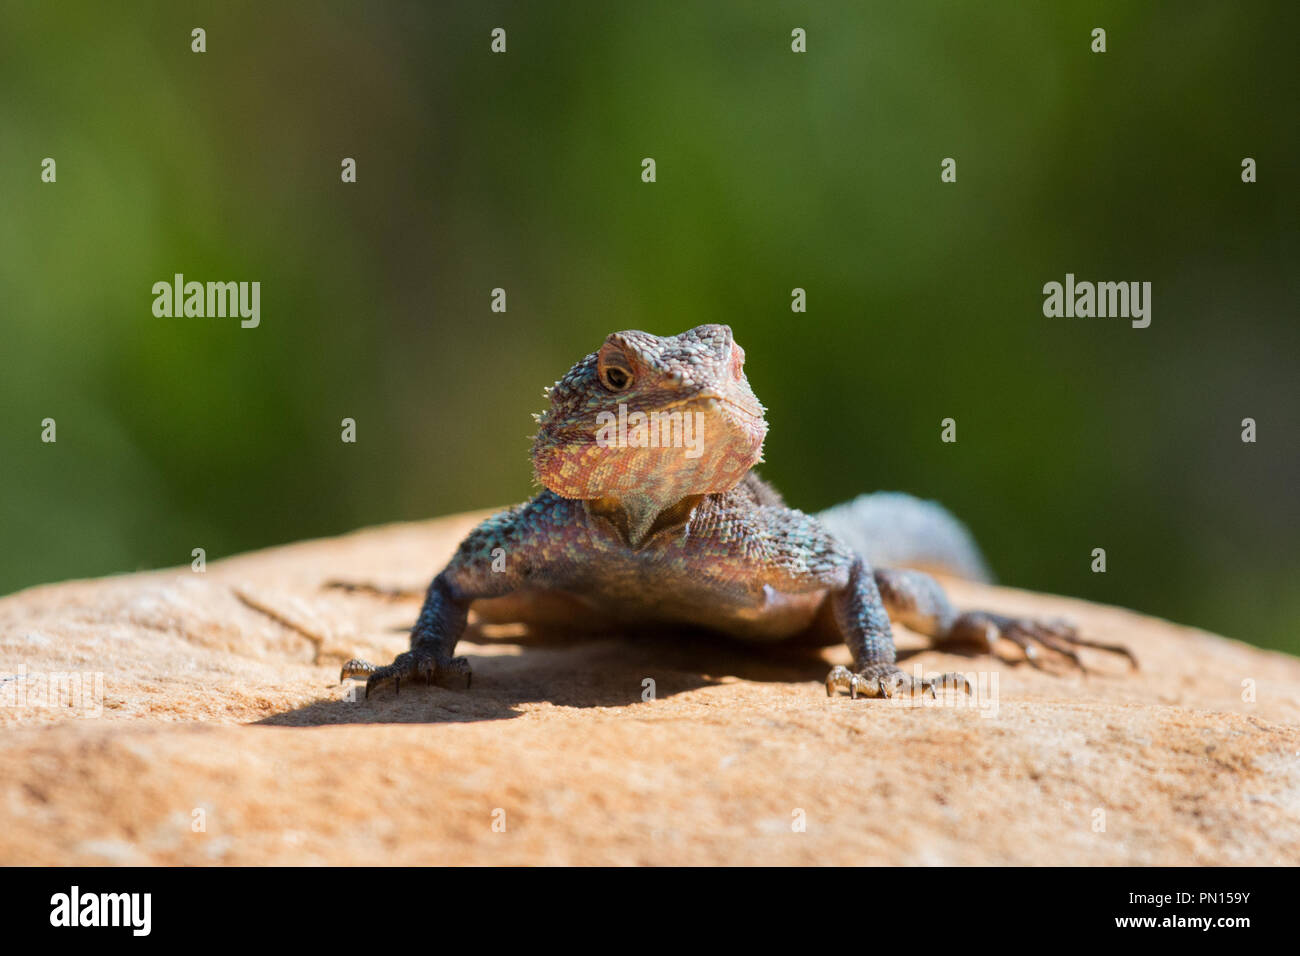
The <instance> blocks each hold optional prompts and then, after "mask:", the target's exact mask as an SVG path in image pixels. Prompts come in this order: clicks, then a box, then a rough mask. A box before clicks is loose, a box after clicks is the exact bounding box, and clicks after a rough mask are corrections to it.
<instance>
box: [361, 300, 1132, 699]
mask: <svg viewBox="0 0 1300 956" xmlns="http://www.w3.org/2000/svg"><path fill="white" fill-rule="evenodd" d="M549 397H550V402H551V405H550V408H549V409H547V411H545V412H544V413H542V414H541V415H539V416H538V417H537V418H538V425H539V427H538V432H537V436H536V438H535V440H534V443H533V451H532V460H533V468H534V472H535V474H536V477H537V479H538V480H539V482H540V483H541V484H542V485H543V486H544V490H543V491H542V492H541V493H540V494H538V495H537V496H536V497H534V498H533V499H532V500H531V501H528V502H526V503H524V504H521V505H516V506H515V507H513V508H509V509H506V510H505V511H502V512H498V513H497V514H495V515H493V516H492V517H490V518H488V519H487V520H486V521H484V522H483V523H482V524H481V525H479V526H478V527H477V528H476V529H475V530H474V531H472V532H471V533H470V534H469V535H468V536H467V537H466V538H465V540H464V541H463V542H462V543H461V545H460V547H459V548H458V549H457V551H456V554H455V555H454V556H453V557H452V559H451V561H450V562H449V563H448V565H447V567H446V568H445V569H444V570H443V571H442V572H441V573H439V574H438V575H437V577H435V578H434V580H433V582H432V583H431V584H430V586H429V589H428V592H427V594H426V596H425V601H424V606H423V608H422V610H421V612H420V615H419V618H418V620H417V621H416V623H415V626H414V627H413V628H412V631H411V650H409V651H407V652H406V653H403V654H400V655H398V657H397V659H396V660H394V662H393V663H392V664H390V665H388V666H386V667H375V666H374V665H372V664H369V663H367V662H364V661H358V660H352V661H349V662H347V663H346V664H345V665H344V666H343V671H342V678H347V677H366V678H367V683H366V690H367V694H369V692H370V690H371V689H373V688H375V687H376V686H379V685H382V684H385V683H388V682H393V683H394V684H395V685H396V686H397V687H399V688H400V684H401V681H402V680H403V679H424V680H433V679H436V678H443V677H448V676H458V677H461V678H463V679H464V680H465V683H466V685H467V686H468V683H469V677H470V669H469V664H468V662H467V661H466V660H465V658H458V657H454V656H453V655H454V653H455V647H456V643H457V641H458V640H459V638H460V636H461V633H462V631H463V630H464V628H465V625H466V622H467V620H468V614H469V610H470V608H471V606H472V607H473V608H474V610H475V613H476V614H477V615H478V616H480V617H481V618H482V619H484V620H486V621H517V622H523V623H530V622H544V621H550V622H555V621H556V620H557V619H559V620H570V621H573V622H581V623H583V624H586V625H595V626H600V625H603V624H610V623H636V624H647V623H666V624H685V625H693V626H700V627H705V628H709V629H712V630H716V631H720V632H724V633H727V634H730V635H733V636H736V637H739V638H744V639H749V640H760V641H777V640H788V639H795V638H805V639H812V640H816V641H818V642H820V643H832V642H843V643H845V644H846V645H847V646H848V648H849V650H850V652H851V653H852V656H853V661H854V667H853V669H852V670H850V669H847V668H844V667H837V668H835V669H834V670H832V672H831V673H830V674H829V675H828V677H827V681H826V687H827V693H833V692H834V691H835V690H836V689H837V688H845V689H848V690H849V692H850V694H851V695H852V696H855V697H856V696H859V695H863V696H867V697H885V696H893V695H895V694H897V693H903V692H909V691H915V690H918V689H922V690H931V691H933V688H934V687H935V686H936V685H937V684H945V683H953V682H964V678H962V677H961V675H957V674H944V675H939V676H936V677H931V678H926V679H923V680H919V681H918V680H914V679H913V678H911V677H910V676H909V675H907V674H906V673H905V672H903V671H902V670H901V669H899V668H898V667H897V665H896V663H895V660H896V657H895V650H894V643H893V637H892V633H891V628H890V616H891V615H892V616H893V617H894V618H895V619H897V620H899V621H901V622H902V623H904V624H906V625H907V626H908V627H911V628H913V629H914V630H917V631H919V632H921V633H922V634H926V635H928V636H930V637H931V638H933V639H934V640H935V641H936V642H937V643H952V644H965V645H974V646H976V647H978V648H981V649H984V650H988V651H990V652H992V650H993V648H994V646H995V643H996V641H997V639H998V638H999V637H1005V638H1007V639H1009V640H1010V641H1012V642H1013V643H1015V644H1017V645H1018V646H1019V647H1020V648H1021V650H1022V652H1023V653H1024V655H1025V657H1027V658H1029V659H1030V660H1031V661H1036V659H1037V656H1038V649H1039V648H1040V647H1047V648H1050V649H1052V650H1054V651H1057V652H1059V653H1061V654H1063V655H1065V656H1066V657H1068V658H1070V659H1071V660H1073V661H1074V663H1076V664H1079V665H1080V666H1082V665H1081V664H1080V661H1079V657H1078V654H1077V652H1076V650H1075V648H1076V647H1077V646H1091V647H1099V648H1103V649H1107V650H1112V651H1116V652H1118V653H1124V654H1127V651H1125V650H1124V649H1123V648H1119V647H1113V646H1110V645H1104V644H1098V643H1095V642H1091V641H1087V640H1084V639H1083V638H1081V637H1080V636H1079V635H1078V634H1077V633H1076V632H1075V630H1074V629H1073V628H1072V627H1070V626H1069V625H1066V624H1063V623H1061V622H1050V623H1044V622H1037V621H1032V620H1027V619H1020V618H1012V617H1007V616H1005V615H1000V614H993V613H990V612H980V611H971V612H966V613H959V612H958V611H956V610H955V609H954V608H953V607H952V605H951V604H950V603H949V602H948V599H947V597H946V596H945V595H944V592H943V590H942V588H941V587H940V586H939V584H938V583H937V582H936V581H935V580H934V579H933V578H932V577H930V576H929V575H928V574H925V573H923V572H921V571H919V570H916V569H915V567H918V566H925V567H940V568H946V569H949V570H956V571H958V572H961V573H964V574H966V575H967V576H971V577H986V575H987V572H986V570H985V566H984V563H983V559H982V557H981V556H980V554H979V551H978V549H977V548H976V547H975V546H974V543H973V542H972V541H971V539H970V536H969V534H968V533H967V532H966V531H965V529H964V527H963V526H962V525H961V524H960V523H959V522H957V520H956V519H955V518H952V517H951V515H949V514H948V513H947V512H946V511H944V510H943V509H941V508H939V506H937V505H935V504H933V503H931V502H921V501H918V500H917V499H914V498H911V497H910V496H906V495H898V494H886V495H870V496H864V497H863V498H860V499H857V500H856V501H854V502H851V503H849V504H848V505H843V506H840V507H839V508H835V509H831V510H830V511H828V512H825V513H824V514H823V515H822V516H813V515H808V514H805V513H804V512H802V511H798V510H796V509H793V508H789V507H787V506H786V505H785V503H784V502H783V501H782V499H781V496H780V495H779V494H778V493H777V492H776V491H775V490H774V489H773V488H772V487H771V486H770V485H768V484H767V483H766V482H764V481H763V480H762V479H761V478H759V477H758V475H757V474H756V473H755V472H754V471H753V470H752V469H753V466H754V465H755V464H757V463H758V462H760V461H761V459H762V446H763V440H764V438H765V436H766V433H767V423H766V420H765V419H764V417H763V412H764V409H763V407H762V405H761V404H759V402H758V399H757V398H756V397H755V396H754V393H753V391H752V390H751V389H750V387H749V383H748V381H747V380H746V378H745V375H744V351H743V350H742V349H741V348H740V346H739V345H738V344H736V342H735V340H734V338H733V336H732V332H731V329H730V328H728V327H727V326H723V325H703V326H699V327H698V328H695V329H691V330H690V331H688V332H683V333H682V334H680V335H676V336H666V337H660V336H656V335H651V334H649V333H646V332H639V331H628V332H616V333H614V334H612V335H610V336H609V337H608V338H607V339H606V340H605V342H604V344H603V345H602V346H601V347H600V349H599V350H597V351H596V352H592V353H591V354H589V355H587V356H586V357H584V358H583V359H582V360H581V361H579V362H578V363H577V364H576V365H574V366H573V368H572V369H570V370H569V372H568V373H567V374H566V375H565V376H564V377H563V378H562V379H560V381H558V382H557V383H556V384H555V386H554V387H553V388H552V389H550V390H549ZM614 423H618V427H615V426H614ZM629 425H630V426H631V427H629ZM674 429H675V431H674ZM674 436H675V437H674ZM832 529H834V530H832ZM868 556H870V557H873V558H876V559H877V560H880V559H885V560H889V561H890V562H891V563H893V564H896V565H901V566H907V565H911V566H913V567H876V566H874V565H873V563H872V562H871V561H870V560H869V557H868ZM1129 657H1130V659H1132V658H1131V655H1129Z"/></svg>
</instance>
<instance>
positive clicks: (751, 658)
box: [256, 628, 830, 727]
mask: <svg viewBox="0 0 1300 956" xmlns="http://www.w3.org/2000/svg"><path fill="white" fill-rule="evenodd" d="M554 636H555V637H556V638H557V640H556V641H555V642H554V643H548V642H547V640H546V637H547V635H546V634H545V633H544V632H541V633H539V632H538V631H533V632H530V633H529V634H527V635H525V636H520V637H510V638H500V637H490V636H486V635H484V634H483V633H482V632H481V631H478V630H477V629H475V628H471V629H470V631H467V633H466V635H465V638H464V643H465V644H468V645H478V646H479V647H482V648H485V649H486V648H502V649H504V648H508V647H513V648H515V649H516V650H517V653H489V654H475V653H474V650H473V648H472V647H462V648H461V653H462V654H464V655H465V656H467V657H468V658H469V661H470V665H471V667H473V669H474V678H473V684H472V686H471V688H470V689H469V690H465V689H462V688H460V687H451V686H440V685H432V686H431V685H428V684H416V685H407V684H404V685H403V686H402V688H401V692H400V693H397V694H395V693H394V692H393V689H392V687H391V686H388V687H383V688H380V689H377V690H376V691H375V692H374V693H373V694H372V695H371V697H370V699H368V700H367V699H366V698H365V696H364V693H363V691H362V687H363V685H362V684H361V683H357V684H356V685H355V688H356V700H355V701H351V700H346V699H344V696H343V695H344V689H343V688H341V687H339V686H338V685H333V686H332V687H330V688H329V691H330V698H331V699H326V700H317V701H314V702H313V703H311V704H307V705H306V706H304V707H300V708H297V709H295V710H290V711H285V712H284V713H280V714H274V715H272V716H270V717H267V718H264V719H262V720H259V721H256V723H258V724H263V725H268V726H280V727H311V726H319V725H322V724H368V723H376V724H391V723H450V722H466V721H478V720H503V719H507V718H511V717H518V716H519V715H520V714H521V713H522V710H521V706H520V705H522V704H529V703H538V702H548V703H551V704H555V705H558V706H561V707H620V706H624V705H632V704H640V703H642V702H643V701H642V694H643V693H644V684H643V681H644V680H645V679H646V678H650V679H652V680H653V681H654V682H655V686H654V692H655V697H656V699H663V698H666V697H671V696H673V695H675V694H680V693H683V692H685V691H690V690H696V689H698V688H701V687H711V686H716V685H718V684H721V683H723V682H724V680H725V679H726V678H739V679H741V680H749V681H759V682H763V681H770V682H775V683H797V682H803V681H810V682H815V683H817V684H820V683H821V681H822V680H823V679H824V678H825V676H826V672H827V670H828V669H829V667H830V665H829V664H828V663H827V661H826V659H825V658H824V657H822V656H821V655H820V653H819V652H818V649H817V648H813V647H806V646H798V645H793V646H792V645H784V644H778V645H754V644H746V643H744V642H740V641H736V640H732V639H728V638H726V637H725V636H721V635H717V634H713V633H711V632H707V631H693V630H681V629H674V630H670V631H656V632H653V633H649V632H631V633H626V634H622V635H619V636H612V635H610V634H598V635H587V636H584V637H579V638H575V637H574V636H573V634H572V632H568V633H566V634H564V635H560V634H558V633H557V634H556V635H554Z"/></svg>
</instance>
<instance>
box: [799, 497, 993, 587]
mask: <svg viewBox="0 0 1300 956" xmlns="http://www.w3.org/2000/svg"><path fill="white" fill-rule="evenodd" d="M817 517H818V518H819V519H820V520H821V522H822V523H823V524H824V525H826V527H827V528H829V529H830V532H831V534H833V535H835V536H836V537H837V538H839V539H840V540H841V541H842V542H844V543H845V544H847V545H848V546H849V547H851V548H852V549H853V550H855V551H857V552H858V554H860V555H862V557H864V558H865V559H866V560H867V562H868V563H869V564H871V565H873V566H875V567H882V568H918V569H920V570H934V571H942V572H946V573H949V574H956V575H958V576H959V577H963V578H968V579H970V580H972V581H983V582H985V583H990V584H991V583H992V582H993V574H992V572H991V571H989V566H988V563H987V562H986V561H985V560H984V555H982V554H981V553H980V549H979V546H978V545H976V544H975V539H974V538H973V537H971V533H970V531H969V530H967V528H966V526H965V525H964V524H962V523H961V522H960V521H958V520H957V519H956V518H954V517H953V516H952V515H951V514H950V513H949V512H948V510H947V509H946V508H944V507H943V506H942V505H941V504H939V503H938V502H936V501H922V500H921V499H920V498H913V497H912V496H911V495H908V494H903V493H902V492H899V491H878V492H876V493H875V494H872V495H859V496H858V497H856V498H854V499H853V500H852V501H846V502H844V504H841V505H836V506H835V507H833V508H829V509H827V510H826V511H823V512H822V513H821V514H819V515H817Z"/></svg>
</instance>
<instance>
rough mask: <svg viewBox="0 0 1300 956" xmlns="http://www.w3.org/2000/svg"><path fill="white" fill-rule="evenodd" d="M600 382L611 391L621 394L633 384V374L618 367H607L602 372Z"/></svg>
mask: <svg viewBox="0 0 1300 956" xmlns="http://www.w3.org/2000/svg"><path fill="white" fill-rule="evenodd" d="M600 382H601V384H602V385H604V386H605V387H606V388H608V389H609V390H610V391H614V392H621V391H623V389H625V388H627V387H628V386H629V385H631V384H632V373H631V372H629V371H627V370H626V369H621V368H619V367H618V366H616V365H607V366H605V367H604V368H602V369H601V370H600Z"/></svg>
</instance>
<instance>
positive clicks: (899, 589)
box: [873, 568, 1137, 671]
mask: <svg viewBox="0 0 1300 956" xmlns="http://www.w3.org/2000/svg"><path fill="white" fill-rule="evenodd" d="M873 576H874V578H875V582H876V586H877V588H878V589H879V591H880V595H881V598H882V599H883V601H884V604H885V607H886V608H887V609H888V611H889V614H890V616H891V617H893V618H894V619H895V620H897V621H901V622H902V623H903V624H905V625H907V626H908V627H910V628H911V629H912V630H914V631H918V632H920V633H922V634H925V635H926V636H928V637H931V638H933V639H934V642H935V646H938V647H942V646H944V645H961V646H967V647H975V648H977V649H979V650H981V651H985V652H986V653H989V654H992V655H994V656H997V654H996V647H997V641H998V638H1006V639H1007V640H1008V641H1010V642H1011V643H1013V644H1015V645H1016V646H1017V647H1019V648H1020V650H1021V653H1023V654H1024V657H1025V660H1027V661H1029V663H1030V664H1032V665H1034V666H1035V667H1040V666H1041V663H1040V656H1039V649H1040V648H1044V647H1045V648H1048V649H1049V650H1052V651H1055V652H1056V653H1058V654H1060V655H1062V656H1063V657H1065V658H1067V659H1068V660H1070V661H1071V662H1072V663H1073V664H1074V665H1075V666H1076V667H1078V668H1079V670H1081V671H1082V670H1084V666H1083V661H1082V660H1081V659H1080V658H1079V654H1078V651H1077V650H1076V648H1079V647H1093V648H1097V649H1099V650H1104V651H1110V652H1112V653H1115V654H1122V655H1124V656H1125V657H1127V658H1128V659H1129V663H1130V664H1131V665H1132V666H1133V667H1137V658H1135V657H1134V656H1133V654H1132V652H1131V651H1129V649H1128V648H1126V647H1122V646H1120V645H1118V644H1102V643H1099V642H1097V641H1090V640H1086V639H1085V638H1083V637H1080V636H1079V633H1078V631H1077V630H1076V629H1075V627H1074V626H1073V625H1071V624H1069V623H1067V622H1065V621H1059V620H1057V621H1037V620H1034V619H1032V618H1025V617H1014V616H1011V615H1006V614H995V613H993V612H992V611H967V612H965V613H959V612H958V611H957V610H956V609H955V608H954V607H953V606H952V604H951V603H950V602H949V601H948V596H947V595H946V594H944V591H943V588H942V587H940V586H939V582H938V581H936V580H935V579H934V578H932V577H930V575H928V574H924V573H922V572H920V571H909V570H900V569H896V568H877V569H876V570H875V572H874V575H873Z"/></svg>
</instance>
